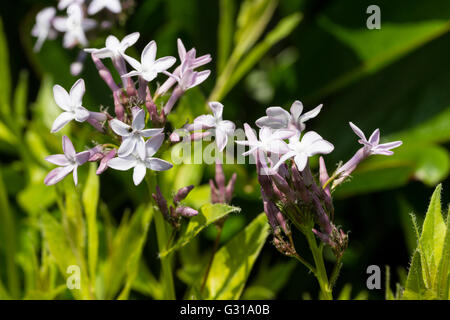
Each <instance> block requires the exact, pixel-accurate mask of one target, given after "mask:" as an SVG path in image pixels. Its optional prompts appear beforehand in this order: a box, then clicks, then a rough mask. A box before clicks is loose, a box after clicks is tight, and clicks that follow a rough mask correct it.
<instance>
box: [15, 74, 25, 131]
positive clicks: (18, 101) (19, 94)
mask: <svg viewBox="0 0 450 320" xmlns="http://www.w3.org/2000/svg"><path fill="white" fill-rule="evenodd" d="M27 97H28V72H27V71H25V70H23V71H21V72H20V74H19V82H18V84H17V87H16V90H15V91H14V115H15V121H14V123H15V124H16V126H17V129H19V128H22V127H23V126H24V125H25V120H26V116H27V115H26V112H27Z"/></svg>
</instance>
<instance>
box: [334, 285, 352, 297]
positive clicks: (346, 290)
mask: <svg viewBox="0 0 450 320" xmlns="http://www.w3.org/2000/svg"><path fill="white" fill-rule="evenodd" d="M351 298H352V285H351V284H350V283H346V284H345V285H344V287H343V288H342V290H341V292H340V293H339V296H338V297H337V299H338V300H350V299H351Z"/></svg>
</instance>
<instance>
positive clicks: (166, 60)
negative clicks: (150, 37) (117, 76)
mask: <svg viewBox="0 0 450 320" xmlns="http://www.w3.org/2000/svg"><path fill="white" fill-rule="evenodd" d="M156 49H157V48H156V42H155V41H151V42H150V43H149V44H147V45H146V46H145V48H144V50H143V51H142V55H141V62H139V61H137V60H136V59H134V58H132V57H130V56H127V55H124V58H125V60H127V61H128V63H129V64H130V65H131V66H132V67H133V68H134V70H135V71H131V72H129V73H127V74H124V75H123V76H122V77H133V76H140V77H141V78H143V79H144V80H145V81H147V82H150V81H152V80H153V79H155V78H156V76H157V75H158V73H161V72H164V71H166V70H167V69H169V68H170V67H171V66H173V64H174V63H175V61H176V59H175V58H174V57H170V56H168V57H163V58H159V59H158V60H155V59H156Z"/></svg>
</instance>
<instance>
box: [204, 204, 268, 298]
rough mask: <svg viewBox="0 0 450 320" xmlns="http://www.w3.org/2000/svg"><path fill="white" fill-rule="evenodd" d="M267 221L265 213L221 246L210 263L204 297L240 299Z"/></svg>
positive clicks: (263, 237)
mask: <svg viewBox="0 0 450 320" xmlns="http://www.w3.org/2000/svg"><path fill="white" fill-rule="evenodd" d="M268 235H269V225H268V223H267V218H266V215H265V213H261V214H260V215H259V216H257V217H256V218H255V219H254V220H253V221H252V222H251V223H250V224H249V225H248V226H247V227H246V228H245V229H244V230H242V231H241V232H239V233H238V234H237V235H236V236H234V237H233V238H232V239H231V240H230V241H229V242H227V244H225V245H224V246H223V247H222V248H220V249H219V250H218V251H217V252H216V254H215V256H214V260H213V262H212V265H211V270H210V272H209V276H208V280H207V281H206V286H205V291H204V292H202V293H203V294H204V297H205V298H206V299H219V300H223V299H230V300H231V299H239V297H240V296H241V293H242V290H243V289H244V286H245V283H246V281H247V278H248V276H249V274H250V271H251V270H252V267H253V264H254V263H255V261H256V258H257V257H258V255H259V252H260V251H261V249H262V247H263V245H264V243H265V242H266V238H267V236H268Z"/></svg>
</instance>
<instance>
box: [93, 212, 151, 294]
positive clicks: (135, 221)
mask: <svg viewBox="0 0 450 320" xmlns="http://www.w3.org/2000/svg"><path fill="white" fill-rule="evenodd" d="M152 217H153V209H152V207H151V206H141V207H139V208H138V209H137V210H136V212H135V213H134V214H133V215H132V217H131V220H130V221H127V219H125V218H123V220H122V222H121V224H120V226H119V229H118V230H117V233H116V235H115V237H114V241H113V246H112V250H111V254H110V256H108V258H107V261H106V263H105V265H104V272H103V274H102V275H103V277H104V283H105V291H104V293H103V294H102V295H99V298H101V299H112V298H114V297H115V296H116V294H117V292H118V291H119V290H120V288H121V285H122V283H123V282H124V281H125V290H124V291H123V292H122V295H121V297H125V296H126V295H127V294H128V290H129V288H130V287H131V285H132V283H133V282H134V279H135V277H136V274H137V267H138V261H139V259H140V256H141V254H142V248H143V245H144V243H145V240H146V239H147V232H148V228H149V226H150V223H151V220H152Z"/></svg>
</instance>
